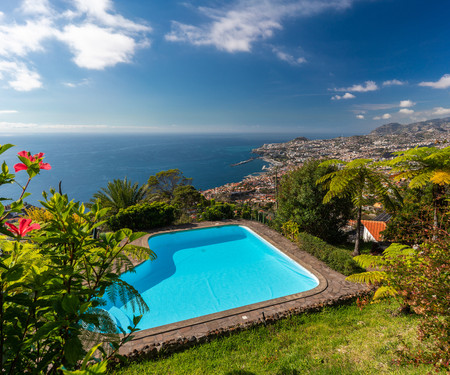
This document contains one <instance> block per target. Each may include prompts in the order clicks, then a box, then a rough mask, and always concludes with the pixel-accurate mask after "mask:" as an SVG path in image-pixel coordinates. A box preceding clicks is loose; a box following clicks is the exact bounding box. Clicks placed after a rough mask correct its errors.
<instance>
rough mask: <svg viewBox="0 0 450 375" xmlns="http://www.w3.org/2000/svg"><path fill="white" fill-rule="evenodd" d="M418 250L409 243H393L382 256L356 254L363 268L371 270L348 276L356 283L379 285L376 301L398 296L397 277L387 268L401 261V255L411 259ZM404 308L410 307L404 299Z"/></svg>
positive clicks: (374, 298)
mask: <svg viewBox="0 0 450 375" xmlns="http://www.w3.org/2000/svg"><path fill="white" fill-rule="evenodd" d="M416 253H417V252H416V251H415V250H414V249H412V248H411V247H409V246H407V245H402V244H399V243H393V244H392V245H390V246H389V247H388V248H387V249H386V250H384V251H383V254H382V255H381V256H379V255H371V254H363V255H358V256H355V257H354V258H353V259H354V260H355V262H356V263H358V265H359V266H360V267H362V268H363V269H369V271H365V272H361V273H356V274H353V275H350V276H348V277H347V280H348V281H352V282H354V283H366V284H369V285H373V286H375V287H377V290H376V292H375V294H374V295H373V297H372V298H373V300H374V301H376V300H378V299H381V298H385V297H388V296H389V297H396V296H398V295H399V290H398V286H396V285H395V283H394V280H395V277H394V275H393V274H391V273H390V272H389V271H388V270H387V269H386V268H387V267H388V266H389V265H390V264H392V263H396V262H398V261H399V258H400V257H401V258H402V259H403V260H405V259H407V260H408V261H411V260H412V259H414V258H415V257H416ZM402 303H403V307H404V309H406V308H408V306H409V305H408V301H407V300H405V299H404V300H403V301H402Z"/></svg>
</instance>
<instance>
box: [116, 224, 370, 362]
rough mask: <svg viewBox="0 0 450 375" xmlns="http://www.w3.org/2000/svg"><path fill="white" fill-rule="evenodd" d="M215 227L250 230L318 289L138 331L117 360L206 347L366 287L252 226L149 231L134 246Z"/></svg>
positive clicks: (192, 226)
mask: <svg viewBox="0 0 450 375" xmlns="http://www.w3.org/2000/svg"><path fill="white" fill-rule="evenodd" d="M218 225H243V226H246V227H248V228H250V229H252V230H253V231H254V232H256V233H257V234H259V235H260V236H261V237H263V238H264V239H265V240H267V241H268V242H270V243H271V244H272V245H274V246H275V247H276V248H278V249H279V250H281V251H282V252H284V253H285V254H286V255H288V256H289V257H290V258H292V259H293V260H294V261H296V262H297V263H299V264H300V265H301V266H303V267H304V268H306V269H307V270H309V271H310V272H312V273H313V274H314V275H315V276H316V277H317V278H318V279H319V285H318V286H317V287H315V288H314V289H312V290H309V291H306V292H302V293H297V294H293V295H289V296H285V297H281V298H276V299H273V300H269V301H264V302H260V303H255V304H252V305H247V306H243V307H238V308H234V309H231V310H226V311H222V312H218V313H214V314H209V315H204V316H201V317H198V318H193V319H188V320H184V321H181V322H177V323H172V324H167V325H164V326H160V327H155V328H150V329H146V330H142V331H138V332H136V333H134V334H133V336H134V338H133V340H131V341H129V342H127V343H126V344H125V345H124V346H123V347H122V348H121V350H120V353H121V354H124V355H129V356H131V357H134V356H136V357H137V356H139V357H141V356H144V357H146V356H147V357H150V356H152V355H154V354H156V353H157V352H158V351H160V350H162V349H163V350H168V351H171V350H178V349H179V348H180V347H184V346H190V345H194V344H195V343H200V342H205V341H208V340H209V339H211V338H213V337H217V336H220V335H223V334H226V333H227V332H231V331H235V330H240V329H244V328H246V327H250V326H253V325H257V324H264V323H266V322H272V321H275V320H278V319H280V318H283V317H287V316H290V315H295V314H299V313H301V312H306V311H311V310H316V309H320V308H322V307H323V306H326V305H334V304H337V303H339V302H341V301H346V300H349V299H352V298H354V297H356V296H358V295H362V294H364V293H366V292H367V291H368V288H367V286H366V285H363V284H355V283H351V282H348V281H346V280H345V276H343V275H341V274H340V273H338V272H336V271H333V270H332V269H330V268H329V267H328V266H326V265H325V263H323V262H321V261H319V260H318V259H316V258H315V257H314V256H312V255H310V254H308V253H307V252H305V251H302V250H301V249H300V248H299V247H298V246H297V245H296V244H294V243H293V242H291V241H290V240H288V239H287V238H285V237H284V236H282V235H281V234H280V233H278V232H276V231H275V230H273V229H271V228H269V227H267V226H265V225H263V224H261V223H258V222H254V221H248V220H226V221H217V222H202V223H194V224H188V225H180V226H173V227H167V228H162V229H158V230H154V231H149V232H148V233H149V234H148V235H145V236H143V237H141V238H140V239H139V240H137V241H135V242H134V244H136V245H139V246H143V247H148V238H149V237H150V236H152V235H154V234H160V233H167V232H173V231H179V230H186V229H195V228H205V227H213V226H218ZM174 303H176V301H174ZM150 308H151V305H150Z"/></svg>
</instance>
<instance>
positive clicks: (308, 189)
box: [276, 161, 353, 243]
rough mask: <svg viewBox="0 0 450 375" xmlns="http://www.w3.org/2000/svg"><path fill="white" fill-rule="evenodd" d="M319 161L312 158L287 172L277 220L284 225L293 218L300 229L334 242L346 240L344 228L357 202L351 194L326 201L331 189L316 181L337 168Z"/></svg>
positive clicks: (282, 184) (281, 186) (283, 182)
mask: <svg viewBox="0 0 450 375" xmlns="http://www.w3.org/2000/svg"><path fill="white" fill-rule="evenodd" d="M319 164H320V161H309V162H307V163H305V164H304V165H303V167H301V168H299V169H295V170H293V171H290V172H288V173H287V174H285V175H284V176H283V178H282V179H281V183H280V190H279V194H278V210H277V217H276V221H277V223H278V224H279V225H278V227H280V226H281V225H282V224H283V223H284V222H286V221H289V220H292V221H294V222H296V223H297V224H298V225H299V228H300V231H304V232H308V233H310V234H312V235H314V236H316V237H319V238H321V239H323V240H325V241H327V242H330V243H342V242H343V241H344V240H345V238H346V236H345V233H344V232H343V231H342V229H341V228H342V227H343V226H345V225H346V224H347V222H348V220H349V219H350V217H351V212H352V207H353V204H352V201H351V199H350V198H349V197H344V198H333V199H332V200H331V201H330V202H328V203H323V199H324V197H325V195H326V193H327V191H326V190H325V189H324V188H323V186H321V185H317V183H316V181H317V180H318V179H319V178H321V177H323V176H325V175H327V174H328V173H331V172H333V171H336V168H335V167H319Z"/></svg>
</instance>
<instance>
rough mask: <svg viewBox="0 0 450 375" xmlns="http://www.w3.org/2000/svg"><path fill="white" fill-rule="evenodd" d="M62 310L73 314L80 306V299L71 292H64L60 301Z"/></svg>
mask: <svg viewBox="0 0 450 375" xmlns="http://www.w3.org/2000/svg"><path fill="white" fill-rule="evenodd" d="M61 305H62V308H63V309H64V311H66V312H68V313H70V314H73V313H76V312H77V311H78V309H79V307H80V299H79V298H78V297H77V296H75V295H73V294H66V295H65V296H64V297H63V299H62V302H61Z"/></svg>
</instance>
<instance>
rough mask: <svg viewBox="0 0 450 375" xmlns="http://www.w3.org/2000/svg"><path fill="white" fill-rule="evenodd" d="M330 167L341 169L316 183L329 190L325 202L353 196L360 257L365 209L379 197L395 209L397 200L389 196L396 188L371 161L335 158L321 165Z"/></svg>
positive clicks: (356, 245) (356, 243)
mask: <svg viewBox="0 0 450 375" xmlns="http://www.w3.org/2000/svg"><path fill="white" fill-rule="evenodd" d="M331 165H333V166H338V167H339V169H338V170H337V171H334V172H332V173H329V174H327V175H325V176H323V177H321V178H319V179H318V180H317V182H316V183H317V184H323V186H324V187H325V188H326V189H327V190H328V192H327V194H326V195H325V197H324V199H323V202H324V203H327V202H329V201H330V200H331V199H332V198H334V197H351V199H352V202H353V204H354V205H355V207H356V208H357V210H358V211H357V222H356V232H357V235H356V241H355V250H354V252H353V255H359V241H360V234H361V216H362V206H363V205H365V204H367V202H368V201H369V199H370V198H371V197H372V196H376V197H378V198H380V199H381V200H382V201H383V203H385V205H387V206H390V207H392V208H394V207H395V200H394V199H392V198H391V197H390V193H391V192H394V191H395V190H396V189H395V187H394V186H393V185H392V184H391V182H390V181H389V179H388V178H387V176H386V175H385V174H384V173H383V172H382V171H381V170H380V166H379V164H377V163H374V162H373V160H372V159H354V160H352V161H351V162H345V161H343V160H338V159H332V160H327V161H325V162H323V163H321V164H320V166H331ZM394 195H396V194H394Z"/></svg>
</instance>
